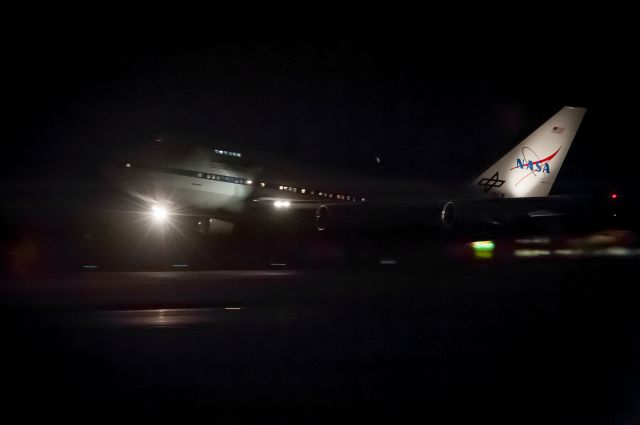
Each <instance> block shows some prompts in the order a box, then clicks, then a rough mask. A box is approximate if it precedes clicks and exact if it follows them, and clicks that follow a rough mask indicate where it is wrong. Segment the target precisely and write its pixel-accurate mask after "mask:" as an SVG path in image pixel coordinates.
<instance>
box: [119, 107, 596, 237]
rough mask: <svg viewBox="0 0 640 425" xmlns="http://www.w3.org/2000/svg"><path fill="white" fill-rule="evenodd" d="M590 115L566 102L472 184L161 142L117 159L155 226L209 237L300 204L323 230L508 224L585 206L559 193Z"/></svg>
mask: <svg viewBox="0 0 640 425" xmlns="http://www.w3.org/2000/svg"><path fill="white" fill-rule="evenodd" d="M585 113H586V108H581V107H571V106H565V107H563V108H562V109H560V111H558V112H557V113H556V114H554V115H553V116H552V117H551V118H549V119H548V120H547V121H546V122H545V123H544V124H542V125H541V126H540V127H538V128H537V129H536V130H535V131H534V132H533V133H531V134H530V135H529V136H528V137H526V138H525V139H524V140H522V141H521V142H520V143H518V144H517V145H516V146H515V147H514V148H513V149H511V150H510V151H509V152H508V153H507V154H505V155H504V156H503V157H502V158H500V159H499V160H498V161H497V162H495V163H494V164H492V165H491V166H489V167H488V168H487V169H486V170H485V171H484V172H482V173H481V174H480V175H479V176H477V177H476V178H475V179H474V180H473V181H471V182H469V183H470V184H467V185H464V186H463V187H458V188H455V189H452V190H449V189H448V188H442V187H434V186H428V185H426V184H422V183H415V182H414V183H411V184H398V183H397V182H394V183H388V182H380V181H350V182H346V181H341V182H337V183H334V184H331V183H330V179H328V178H324V177H323V176H318V177H317V178H316V179H315V181H314V179H307V180H306V181H305V182H304V183H303V182H301V181H292V180H290V179H286V178H284V177H280V175H286V173H284V172H283V168H284V167H283V166H277V168H276V170H271V171H269V170H265V169H264V168H263V167H262V166H260V165H258V164H256V163H252V162H251V160H250V159H248V158H247V157H246V155H243V153H241V152H239V151H236V150H229V149H226V148H221V147H207V146H191V147H189V148H186V147H184V146H171V145H168V144H165V143H163V142H161V141H158V142H156V143H153V144H152V145H151V146H149V147H147V148H145V149H142V150H140V151H138V152H137V153H134V154H133V155H131V156H130V157H128V159H126V160H125V161H123V162H120V163H119V164H117V167H116V173H114V174H113V175H114V179H115V181H116V182H117V183H118V185H119V186H120V187H121V188H122V189H123V190H125V191H126V192H127V193H129V194H130V195H131V196H132V197H133V198H134V199H135V200H136V201H135V202H136V203H137V210H138V212H140V213H141V214H143V215H145V216H147V217H148V218H149V219H150V220H151V222H152V223H154V224H155V225H157V226H161V225H165V224H167V223H169V222H171V221H173V222H174V224H176V223H177V222H181V223H185V222H188V223H191V225H194V226H196V227H197V229H198V231H199V232H200V233H203V234H229V233H232V232H233V229H234V227H235V226H236V225H238V224H239V223H242V222H247V221H253V220H255V219H256V218H260V217H262V218H264V217H271V218H273V217H286V219H287V220H290V219H291V217H293V215H292V214H290V213H289V212H291V211H301V212H302V213H301V215H302V217H303V221H306V222H308V223H311V224H312V225H313V227H314V228H315V230H317V231H320V232H328V231H331V230H332V229H333V231H336V232H341V231H344V230H345V229H346V230H348V229H352V228H356V227H367V228H368V229H375V228H380V227H384V226H385V225H388V224H389V223H390V222H392V223H394V225H397V223H404V225H406V226H407V227H413V226H423V225H434V226H437V227H439V228H442V229H453V228H456V227H458V228H464V227H465V226H482V227H483V228H485V227H484V226H485V225H486V226H493V227H498V228H501V227H503V226H505V225H507V224H514V223H515V224H520V223H522V222H523V221H527V222H529V221H536V220H537V221H540V220H545V219H549V218H554V217H562V216H565V215H568V214H569V213H570V212H569V211H568V209H567V208H568V205H572V207H573V208H574V209H575V205H576V201H575V197H571V198H567V197H562V196H552V197H550V196H549V193H550V191H551V188H552V186H553V184H554V182H555V180H556V178H557V176H558V173H559V171H560V168H561V166H562V164H563V162H564V159H565V158H566V156H567V154H568V152H569V148H570V147H571V144H572V142H573V140H574V138H575V136H576V133H577V131H578V128H579V127H580V124H581V122H582V120H583V117H584V115H585ZM338 186H339V187H341V188H342V190H341V189H340V188H339V187H338ZM347 186H348V187H349V189H347ZM291 220H292V219H291ZM292 221H293V220H292Z"/></svg>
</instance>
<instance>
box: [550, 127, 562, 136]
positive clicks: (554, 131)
mask: <svg viewBox="0 0 640 425" xmlns="http://www.w3.org/2000/svg"><path fill="white" fill-rule="evenodd" d="M563 131H564V127H553V130H551V132H552V133H556V134H562V132H563Z"/></svg>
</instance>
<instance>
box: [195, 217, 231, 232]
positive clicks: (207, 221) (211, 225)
mask: <svg viewBox="0 0 640 425" xmlns="http://www.w3.org/2000/svg"><path fill="white" fill-rule="evenodd" d="M197 226H198V231H199V232H200V233H202V234H205V235H207V234H208V235H228V234H230V233H231V232H233V223H232V222H230V221H224V220H219V219H217V218H213V217H201V218H199V219H198V221H197Z"/></svg>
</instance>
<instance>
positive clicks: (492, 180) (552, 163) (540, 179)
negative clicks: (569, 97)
mask: <svg viewBox="0 0 640 425" xmlns="http://www.w3.org/2000/svg"><path fill="white" fill-rule="evenodd" d="M586 111H587V109H586V108H574V107H571V106H565V107H564V108H562V109H561V110H560V111H559V112H558V113H556V114H555V115H554V116H552V117H551V118H550V119H549V120H548V121H547V122H545V123H544V124H542V125H541V126H540V127H538V129H537V130H535V131H534V132H533V133H531V134H530V135H529V136H528V137H527V138H526V139H524V140H523V141H522V142H520V143H519V144H518V145H517V146H516V147H515V148H513V149H512V150H511V151H510V152H509V153H507V154H506V155H505V156H503V157H502V158H500V160H498V162H496V163H495V164H493V165H492V166H491V167H489V168H488V169H487V170H486V171H485V172H484V173H482V174H481V175H480V176H479V177H478V178H477V179H475V180H474V183H473V184H474V186H475V187H477V188H478V189H480V190H482V191H483V192H484V194H485V195H486V196H489V197H505V198H523V197H543V196H547V195H549V192H550V191H551V187H552V186H553V183H554V182H555V180H556V177H557V175H558V172H559V171H560V167H561V166H562V163H563V162H564V158H565V157H566V155H567V153H568V152H569V147H571V142H573V138H574V137H575V135H576V132H577V131H578V127H580V123H581V122H582V118H583V117H584V114H585V112H586Z"/></svg>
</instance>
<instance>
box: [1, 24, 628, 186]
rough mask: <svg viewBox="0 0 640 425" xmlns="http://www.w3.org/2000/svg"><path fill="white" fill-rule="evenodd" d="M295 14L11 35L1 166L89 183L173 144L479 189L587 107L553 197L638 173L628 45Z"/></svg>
mask: <svg viewBox="0 0 640 425" xmlns="http://www.w3.org/2000/svg"><path fill="white" fill-rule="evenodd" d="M292 22H294V21H293V20H291V21H289V22H287V24H284V23H282V22H279V21H273V20H268V19H262V20H260V19H254V20H253V21H251V22H245V23H242V24H223V25H221V24H220V23H210V24H209V25H206V26H199V27H197V28H195V29H192V30H185V29H183V28H180V29H179V30H178V29H177V24H176V25H172V24H167V23H166V22H154V21H153V20H149V21H147V22H145V23H144V24H140V23H139V22H133V23H131V22H130V23H128V24H121V23H119V22H118V21H113V22H107V21H106V20H105V22H100V23H99V24H98V23H91V22H90V23H87V22H85V21H82V20H78V21H77V22H75V23H74V22H53V21H52V22H48V23H44V24H36V23H33V24H32V25H31V26H30V27H29V28H28V30H24V31H21V32H18V33H12V34H11V38H10V39H11V41H12V43H9V44H8V48H7V50H5V58H8V61H6V63H5V71H7V72H6V74H5V95H6V97H5V99H7V105H9V108H7V109H8V110H7V111H6V112H5V118H8V121H7V122H8V124H9V127H8V128H9V131H8V133H7V134H6V135H5V140H6V141H8V149H7V148H6V147H5V150H4V152H5V158H6V159H8V160H6V161H4V169H3V174H4V175H5V176H6V178H8V179H22V178H33V177H36V178H37V177H41V176H44V175H46V176H47V177H46V178H47V179H50V178H52V177H57V176H60V177H61V178H63V177H71V178H74V177H75V176H78V175H82V174H83V173H86V172H87V170H90V169H92V168H94V167H96V166H98V164H100V163H101V161H103V160H104V159H105V158H107V157H109V156H110V155H112V154H113V153H114V152H117V151H119V150H122V149H128V148H131V147H136V146H139V145H142V144H144V143H148V142H150V141H153V140H155V139H156V138H162V139H163V140H168V141H171V142H173V143H191V142H194V141H196V142H199V143H203V142H204V143H210V144H212V145H219V146H226V147H229V148H234V149H240V150H241V149H247V148H250V149H258V150H262V151H266V152H271V153H274V154H276V155H279V156H282V157H284V158H286V159H289V160H291V161H296V162H300V163H310V164H322V165H324V166H326V167H327V169H331V168H349V169H354V170H361V171H362V172H371V170H372V168H375V167H377V168H381V169H383V171H384V173H385V174H386V175H390V176H401V177H409V178H415V179H425V180H435V181H442V182H450V181H454V182H458V181H459V182H464V181H468V180H470V179H472V178H474V177H475V176H476V175H477V173H479V172H480V171H482V170H483V169H484V168H485V167H486V165H487V164H489V163H492V162H493V161H495V159H496V158H497V157H498V156H499V155H501V154H502V153H504V152H506V151H507V150H509V149H510V148H511V147H512V146H513V145H514V144H515V143H517V142H518V141H519V140H521V139H522V138H523V137H525V136H526V135H527V134H528V133H529V132H530V131H532V130H533V129H535V128H536V127H537V126H538V125H540V124H541V123H542V122H544V121H545V120H546V119H547V118H548V117H550V116H551V115H553V114H554V113H555V112H556V111H557V110H559V109H560V108H561V107H563V106H565V105H573V106H586V107H587V108H589V110H588V112H587V115H586V118H585V121H584V122H583V126H582V127H581V129H580V132H579V133H578V136H577V138H576V141H575V143H574V145H573V147H572V151H571V154H570V155H569V156H568V157H567V160H566V162H565V165H564V167H563V171H562V178H561V179H559V182H558V184H557V185H556V187H555V188H554V191H555V193H573V192H589V191H593V190H618V191H622V192H624V191H625V190H626V192H632V191H633V189H632V188H633V187H635V184H636V183H637V178H636V175H635V174H636V173H635V167H634V165H633V163H634V160H633V159H632V158H633V150H632V148H633V145H634V142H633V140H634V138H635V131H636V129H635V110H634V108H633V106H632V105H633V103H634V99H635V98H636V96H637V91H638V90H637V84H636V79H637V77H636V75H637V71H638V66H637V65H636V64H635V63H634V62H635V59H634V55H633V53H632V51H633V50H632V49H631V47H632V43H631V41H630V39H628V38H619V39H614V38H612V37H611V38H601V39H597V38H596V37H585V36H584V34H582V33H581V32H579V31H576V32H575V33H572V31H571V30H569V29H566V30H561V29H560V28H554V31H553V34H552V35H553V38H549V39H545V40H538V41H537V42H535V43H532V42H527V43H522V42H520V39H519V37H520V33H519V32H516V33H512V32H509V33H507V32H505V33H504V34H500V33H498V34H497V37H496V38H491V40H487V41H486V42H485V41H484V40H482V41H480V42H479V41H478V39H477V38H476V37H475V35H474V33H473V31H469V33H468V34H467V33H464V34H463V35H461V36H460V35H459V34H458V35H456V33H457V30H456V28H444V29H443V30H442V32H440V31H438V30H433V29H430V30H427V29H425V28H427V27H428V26H427V25H426V24H422V25H420V24H416V23H405V22H403V21H402V20H395V21H393V22H390V20H389V21H387V22H382V23H379V24H371V25H360V24H355V23H350V24H340V25H336V24H325V23H322V24H321V23H318V22H313V23H310V22H304V21H300V20H298V21H297V23H292ZM183 23H184V22H183ZM185 26H186V25H185ZM376 156H378V157H380V158H381V160H382V163H381V164H380V165H376V164H375V157H376Z"/></svg>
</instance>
